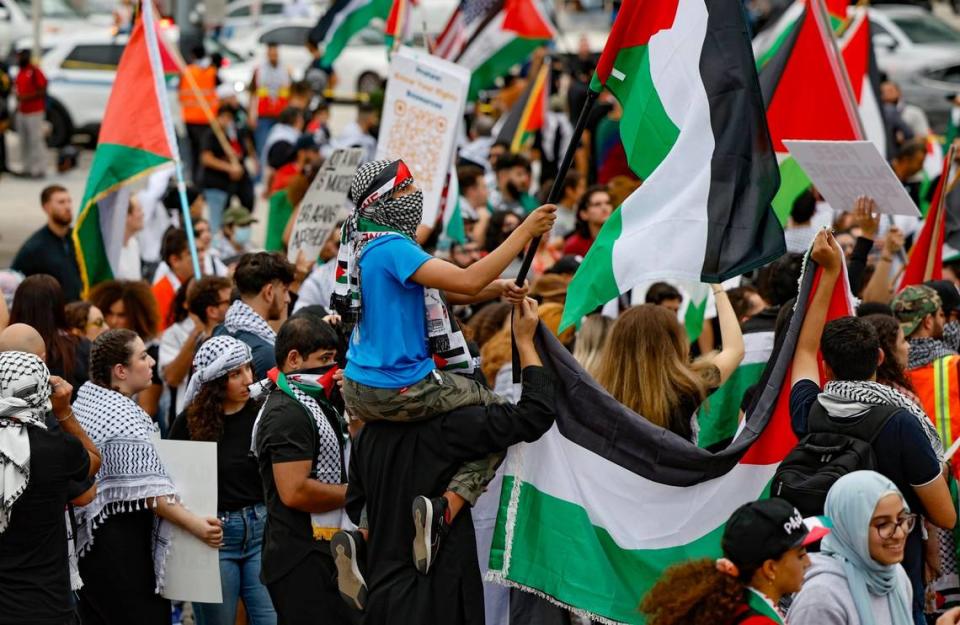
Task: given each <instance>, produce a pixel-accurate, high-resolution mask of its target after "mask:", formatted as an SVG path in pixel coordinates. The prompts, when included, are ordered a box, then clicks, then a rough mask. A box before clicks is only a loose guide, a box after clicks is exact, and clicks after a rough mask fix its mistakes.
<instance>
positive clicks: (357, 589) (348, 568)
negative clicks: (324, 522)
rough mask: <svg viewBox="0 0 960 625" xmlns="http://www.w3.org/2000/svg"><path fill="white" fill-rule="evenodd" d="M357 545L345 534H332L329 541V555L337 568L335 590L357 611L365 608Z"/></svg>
mask: <svg viewBox="0 0 960 625" xmlns="http://www.w3.org/2000/svg"><path fill="white" fill-rule="evenodd" d="M356 553H357V545H356V544H355V543H354V540H353V536H351V535H350V534H348V533H346V532H339V533H337V534H334V536H333V539H332V540H331V541H330V555H332V556H333V563H334V565H335V566H336V567H337V588H338V589H339V590H340V596H341V597H343V600H344V601H346V602H347V604H348V605H351V606H353V607H354V608H356V609H357V610H363V609H364V608H365V607H366V606H367V583H366V581H365V580H364V579H363V575H361V574H360V569H359V567H357V558H356Z"/></svg>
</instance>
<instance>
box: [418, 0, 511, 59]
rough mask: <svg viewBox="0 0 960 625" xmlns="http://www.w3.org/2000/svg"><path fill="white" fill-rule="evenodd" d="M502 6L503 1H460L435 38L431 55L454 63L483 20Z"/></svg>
mask: <svg viewBox="0 0 960 625" xmlns="http://www.w3.org/2000/svg"><path fill="white" fill-rule="evenodd" d="M502 4H503V0H460V4H459V6H457V8H456V10H454V12H453V15H451V16H450V19H449V20H448V21H447V25H446V27H445V28H444V29H443V32H442V33H440V36H439V37H437V41H436V43H435V47H434V50H433V53H434V54H435V55H436V56H439V57H440V58H443V59H447V60H449V61H455V60H456V59H457V57H458V56H460V53H461V52H462V51H463V49H464V48H465V47H466V45H467V42H468V41H470V37H472V36H473V34H474V33H476V31H477V29H478V28H479V26H480V25H481V24H482V23H483V22H484V21H485V18H487V17H488V16H489V15H490V13H491V11H495V10H498V9H499V7H500V6H501V5H502Z"/></svg>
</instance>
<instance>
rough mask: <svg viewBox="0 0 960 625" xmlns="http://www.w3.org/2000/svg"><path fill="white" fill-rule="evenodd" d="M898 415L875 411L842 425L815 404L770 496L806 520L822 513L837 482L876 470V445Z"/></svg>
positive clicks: (885, 409)
mask: <svg viewBox="0 0 960 625" xmlns="http://www.w3.org/2000/svg"><path fill="white" fill-rule="evenodd" d="M899 410H900V408H899V407H897V406H873V407H871V408H870V409H869V410H868V411H867V413H866V414H864V415H863V416H861V417H858V418H856V419H849V420H845V421H839V422H838V421H836V420H832V419H830V416H829V415H828V414H827V411H826V410H824V408H823V406H821V405H820V403H819V402H814V404H813V406H811V407H810V414H809V417H808V428H809V430H808V433H807V435H806V436H804V437H803V438H802V439H800V442H799V443H798V444H797V446H796V447H794V448H793V451H791V452H790V453H789V454H788V455H787V457H786V458H784V460H783V462H781V463H780V466H779V467H778V468H777V472H776V473H775V474H774V476H773V482H771V488H770V496H771V497H781V498H783V499H786V500H787V501H789V502H790V503H792V504H793V505H794V507H796V508H797V510H799V511H800V513H801V514H802V515H803V516H805V517H807V516H818V515H821V514H823V505H824V503H825V502H826V500H827V491H828V490H830V487H831V486H833V483H834V482H836V481H837V480H838V479H840V478H841V477H843V476H844V475H846V474H847V473H852V472H853V471H862V470H868V471H873V470H876V466H877V459H876V456H875V454H874V451H873V441H874V440H875V439H876V438H877V435H878V434H880V432H881V431H882V430H883V428H884V426H886V424H887V422H888V421H889V420H890V419H891V418H892V417H893V415H894V414H896V413H897V412H898V411H899Z"/></svg>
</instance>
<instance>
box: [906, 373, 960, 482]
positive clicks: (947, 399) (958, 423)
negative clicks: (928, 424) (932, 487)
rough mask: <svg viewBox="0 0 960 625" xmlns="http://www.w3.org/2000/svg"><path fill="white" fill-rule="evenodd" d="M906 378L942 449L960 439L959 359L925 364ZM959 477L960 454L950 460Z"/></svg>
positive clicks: (955, 473) (947, 447)
mask: <svg viewBox="0 0 960 625" xmlns="http://www.w3.org/2000/svg"><path fill="white" fill-rule="evenodd" d="M907 377H908V378H909V379H910V383H911V384H913V388H914V390H915V391H916V393H917V397H919V398H920V403H921V405H922V406H923V410H924V412H926V413H927V416H928V417H930V419H932V420H933V424H934V426H936V428H937V432H938V433H939V434H940V440H941V441H943V448H944V449H949V448H950V446H951V445H953V442H954V441H955V440H957V439H958V438H960V356H955V355H951V356H944V357H942V358H938V359H936V360H934V361H933V362H931V363H930V364H928V365H924V366H922V367H917V368H916V369H909V370H908V371H907ZM951 465H952V467H953V472H954V475H958V476H960V454H955V455H954V457H953V460H952V461H951Z"/></svg>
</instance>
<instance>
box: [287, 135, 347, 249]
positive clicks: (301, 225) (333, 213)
mask: <svg viewBox="0 0 960 625" xmlns="http://www.w3.org/2000/svg"><path fill="white" fill-rule="evenodd" d="M362 159H363V149H362V148H346V149H342V150H334V152H333V154H331V155H330V158H328V159H327V160H326V161H324V163H323V166H322V167H321V168H320V171H318V172H317V175H316V177H315V178H314V179H313V182H312V183H310V188H309V189H307V193H306V194H305V195H304V196H303V200H301V201H300V210H299V212H298V213H297V221H296V223H295V224H294V225H293V230H291V232H290V241H289V243H288V244H287V259H288V260H289V261H290V262H291V263H295V262H297V254H298V253H299V252H300V251H303V257H304V258H307V259H310V260H312V259H315V258H316V257H317V255H318V254H319V253H320V249H321V248H322V247H323V244H324V243H326V242H327V239H328V238H329V237H330V233H331V232H332V231H333V229H334V228H336V226H337V223H339V222H341V221H343V220H344V219H346V217H347V215H348V214H349V213H350V207H349V206H348V205H347V191H349V190H350V184H351V183H352V182H353V176H354V174H355V173H357V166H358V165H360V162H361V160H362Z"/></svg>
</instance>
